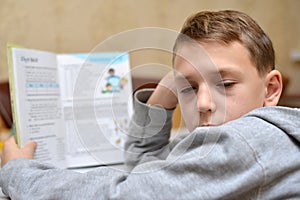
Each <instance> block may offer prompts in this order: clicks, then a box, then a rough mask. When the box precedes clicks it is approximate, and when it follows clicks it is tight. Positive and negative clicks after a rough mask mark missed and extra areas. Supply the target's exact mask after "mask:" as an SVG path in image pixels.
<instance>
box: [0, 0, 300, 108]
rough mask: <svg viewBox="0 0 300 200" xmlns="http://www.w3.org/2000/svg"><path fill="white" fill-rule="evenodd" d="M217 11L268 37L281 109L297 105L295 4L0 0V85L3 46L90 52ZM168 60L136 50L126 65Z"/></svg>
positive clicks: (152, 74)
mask: <svg viewBox="0 0 300 200" xmlns="http://www.w3.org/2000/svg"><path fill="white" fill-rule="evenodd" d="M220 9H236V10H240V11H243V12H246V13H247V14H249V15H250V16H251V17H252V18H254V19H255V20H256V21H257V22H258V23H259V24H260V26H261V27H262V28H263V29H264V30H265V32H266V33H267V34H268V35H269V36H270V38H271V40H272V41H273V44H274V48H275V51H276V62H277V69H279V70H280V71H281V72H282V73H283V74H284V77H285V86H286V87H285V91H284V96H283V97H282V100H281V105H289V106H298V107H299V106H300V79H299V77H300V17H299V10H300V1H299V0H264V1H261V0H242V1H241V0H226V1H221V0H151V1H150V0H0V82H7V80H8V69H7V59H6V44H7V43H8V42H13V43H17V44H20V45H22V46H24V47H27V48H33V49H40V50H45V51H51V52H56V53H77V52H78V53H79V52H90V51H92V50H93V49H94V48H95V47H96V46H97V45H98V44H99V43H101V42H103V41H104V40H106V39H107V38H109V37H111V36H113V35H115V34H118V33H121V32H123V31H126V30H131V29H134V28H142V27H162V28H168V29H172V30H175V31H179V30H180V28H181V26H182V24H183V22H184V21H185V19H186V18H187V17H188V16H189V15H191V14H193V13H195V12H198V11H200V10H220ZM132 42H134V41H132ZM121 45H122V44H121ZM171 57H172V56H171V54H170V53H166V52H162V51H155V50H149V49H148V50H142V51H136V52H132V53H131V67H132V68H135V67H137V66H139V65H142V64H145V63H160V64H163V65H167V66H171ZM164 73H165V71H164V72H162V71H160V70H148V71H147V69H145V68H144V69H143V70H142V71H139V72H138V73H136V74H134V76H135V78H136V79H137V80H153V81H155V80H159V79H160V78H161V77H162V76H163V75H164ZM0 95H2V96H0V97H4V95H3V94H0Z"/></svg>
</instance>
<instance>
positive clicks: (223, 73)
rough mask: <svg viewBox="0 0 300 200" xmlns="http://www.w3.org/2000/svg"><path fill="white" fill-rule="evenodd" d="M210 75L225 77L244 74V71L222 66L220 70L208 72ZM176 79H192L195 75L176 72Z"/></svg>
mask: <svg viewBox="0 0 300 200" xmlns="http://www.w3.org/2000/svg"><path fill="white" fill-rule="evenodd" d="M208 75H210V76H220V77H224V76H228V75H242V72H241V71H240V70H238V69H233V68H232V67H222V68H221V69H220V70H214V71H210V72H209V73H208ZM175 79H176V80H182V79H186V80H191V79H193V75H192V74H187V75H186V76H185V75H184V74H180V75H179V74H178V73H176V76H175Z"/></svg>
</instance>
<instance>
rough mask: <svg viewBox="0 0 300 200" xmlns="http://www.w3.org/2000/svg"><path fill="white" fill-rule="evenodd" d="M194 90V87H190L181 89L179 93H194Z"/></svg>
mask: <svg viewBox="0 0 300 200" xmlns="http://www.w3.org/2000/svg"><path fill="white" fill-rule="evenodd" d="M195 89H196V87H192V86H190V87H186V88H183V89H182V90H181V91H180V93H189V92H191V91H194V90H195Z"/></svg>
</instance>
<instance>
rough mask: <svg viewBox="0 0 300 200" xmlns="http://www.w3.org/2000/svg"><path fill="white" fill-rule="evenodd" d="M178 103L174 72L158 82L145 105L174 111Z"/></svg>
mask: <svg viewBox="0 0 300 200" xmlns="http://www.w3.org/2000/svg"><path fill="white" fill-rule="evenodd" d="M177 103H178V99H177V91H176V86H175V80H174V72H173V71H170V72H168V73H167V74H166V75H165V76H164V77H163V78H162V79H161V81H160V82H159V84H158V85H157V87H156V88H155V90H154V92H153V93H152V95H151V96H150V98H149V99H148V101H147V104H150V105H154V106H160V107H163V108H165V109H174V108H176V106H177Z"/></svg>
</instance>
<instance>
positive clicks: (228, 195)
mask: <svg viewBox="0 0 300 200" xmlns="http://www.w3.org/2000/svg"><path fill="white" fill-rule="evenodd" d="M298 116H299V112H297V118H295V120H296V119H298ZM270 118H271V117H270ZM285 119H288V117H286V116H280V117H278V120H280V121H283V120H285ZM249 124H255V126H249ZM274 124H275V123H274V121H270V122H269V121H266V120H265V119H262V118H259V117H257V116H252V115H251V116H247V117H245V118H243V119H239V120H237V121H232V122H230V123H228V124H225V125H222V126H216V127H200V128H197V129H195V131H193V132H192V133H190V134H189V135H188V136H187V137H185V138H182V141H180V142H179V143H178V144H177V145H176V146H175V147H174V148H173V149H172V151H170V153H169V155H168V156H167V157H166V158H165V159H154V160H152V161H149V162H144V163H141V164H139V165H138V166H136V167H135V168H134V169H133V170H131V171H130V172H127V171H122V170H117V169H114V168H113V167H112V166H111V167H100V168H97V169H96V170H93V171H91V172H87V173H83V174H81V173H76V172H73V171H68V170H62V169H57V168H54V167H51V166H48V165H46V164H42V163H39V162H37V161H33V160H27V159H15V160H12V161H10V162H8V163H7V164H6V165H5V166H4V167H3V168H2V169H0V186H1V187H2V189H3V193H4V194H6V195H9V196H10V197H11V198H12V199H34V200H36V199H43V200H47V199H52V200H53V199H62V200H64V199H78V200H81V199H89V200H93V199H100V200H101V199H113V200H116V199H130V200H134V199H290V198H291V197H299V196H300V192H299V184H298V183H299V178H300V157H299V146H297V145H295V141H293V140H291V139H290V137H288V136H287V135H286V134H285V132H284V131H283V129H280V128H278V127H277V126H275V125H274ZM290 125H291V126H293V130H294V129H295V130H299V124H295V123H291V124H290ZM297 133H299V132H297ZM282 147H289V148H282ZM270 158H271V159H270ZM286 183H289V184H286ZM278 188H279V189H278Z"/></svg>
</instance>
